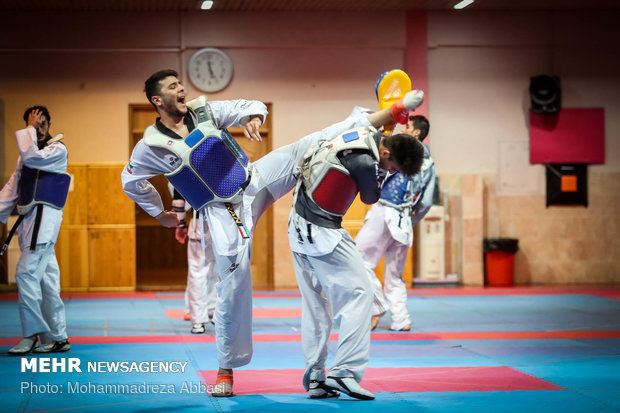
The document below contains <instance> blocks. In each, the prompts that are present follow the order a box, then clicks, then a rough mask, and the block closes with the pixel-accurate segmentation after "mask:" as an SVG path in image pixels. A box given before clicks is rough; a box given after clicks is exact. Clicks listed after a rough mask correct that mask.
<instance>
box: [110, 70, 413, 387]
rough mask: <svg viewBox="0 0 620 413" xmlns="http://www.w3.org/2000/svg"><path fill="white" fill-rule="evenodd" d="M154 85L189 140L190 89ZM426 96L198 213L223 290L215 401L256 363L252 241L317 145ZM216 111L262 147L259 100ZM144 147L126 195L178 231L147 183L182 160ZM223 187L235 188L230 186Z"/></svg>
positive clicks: (285, 150) (337, 127)
mask: <svg viewBox="0 0 620 413" xmlns="http://www.w3.org/2000/svg"><path fill="white" fill-rule="evenodd" d="M153 79H159V80H156V81H155V82H151V83H153V84H154V85H155V87H151V91H149V89H148V88H147V89H146V90H147V97H148V98H149V101H150V102H151V103H152V104H153V105H154V106H155V107H156V109H157V111H158V112H159V114H160V116H161V119H160V120H159V121H158V126H156V127H157V128H158V129H161V130H164V131H166V134H167V135H168V136H170V137H172V138H173V139H176V138H174V137H173V136H174V135H176V136H177V138H178V139H183V138H185V137H188V135H189V133H190V132H191V127H189V126H190V125H188V122H191V119H194V118H195V117H196V114H195V113H194V111H193V110H190V111H189V112H188V108H187V106H186V104H185V89H184V88H183V85H182V84H181V83H180V82H179V80H178V78H177V74H176V72H174V71H171V72H166V71H162V72H158V74H154V75H153V76H151V78H150V80H151V81H152V80H153ZM147 82H149V81H147ZM419 96H420V95H415V94H411V96H410V97H409V98H407V97H405V98H404V99H403V100H402V101H400V102H398V103H397V104H395V105H394V107H393V108H392V109H386V110H383V111H380V112H376V113H373V114H366V113H365V112H364V111H362V110H361V109H355V110H354V111H353V113H352V114H351V115H350V116H349V117H347V118H346V119H345V120H344V121H342V122H339V123H336V124H334V125H331V126H329V127H327V128H326V129H324V130H322V131H319V132H315V133H313V134H311V135H308V136H306V137H304V138H302V139H301V140H299V141H297V142H295V143H292V144H289V145H286V146H284V147H282V148H279V149H277V150H275V151H273V152H271V153H269V154H267V155H265V156H264V157H262V158H261V159H259V160H258V161H256V162H254V163H251V164H249V165H248V171H249V176H250V178H249V179H248V180H247V181H246V182H244V183H243V185H242V186H241V191H240V192H239V194H240V195H241V196H240V197H239V198H238V199H236V200H235V201H234V202H232V203H231V205H230V206H229V207H227V205H226V203H225V202H220V201H216V202H211V203H207V205H206V206H204V207H202V208H200V207H197V208H196V209H198V210H199V211H200V212H201V216H204V218H205V219H206V220H207V224H208V226H209V230H210V231H211V233H212V234H217V236H215V237H213V238H212V242H213V252H214V255H215V261H216V270H217V273H218V276H219V282H218V284H217V286H216V288H217V306H216V310H215V315H214V321H215V334H216V345H217V350H218V362H219V367H220V368H219V371H218V378H217V381H216V385H215V386H214V389H213V392H212V395H213V396H216V397H228V396H232V395H233V391H232V384H233V377H232V369H233V368H237V367H241V366H244V365H246V364H248V363H249V362H250V360H251V358H252V278H251V274H250V253H251V246H252V238H251V235H252V231H253V229H254V227H255V224H256V222H257V220H258V218H259V217H260V216H261V215H262V214H263V212H265V210H266V209H267V208H268V207H269V206H270V205H271V204H273V202H275V200H277V199H279V198H281V197H282V196H283V195H285V194H286V193H287V192H289V191H290V190H291V189H293V188H294V187H295V184H296V178H295V176H294V175H293V172H294V169H295V167H297V165H298V163H299V160H300V159H301V158H302V156H303V155H304V153H305V152H306V151H307V150H308V149H309V148H310V146H311V145H312V143H314V142H316V141H318V140H319V139H321V138H324V137H326V136H330V137H331V136H335V135H337V134H339V133H342V132H343V131H346V130H348V129H351V128H355V127H360V126H369V125H374V126H376V127H378V126H382V125H384V124H387V123H390V122H392V121H393V116H396V115H399V116H402V115H403V114H405V115H404V116H406V113H407V108H408V107H410V106H411V103H410V101H412V100H413V101H415V100H416V99H418V98H419ZM190 103H191V102H190ZM209 106H210V110H211V112H212V114H213V118H214V120H215V124H216V125H217V127H219V128H226V127H229V126H234V125H242V126H243V128H244V134H245V136H246V137H247V138H248V139H250V140H253V139H257V140H260V134H259V132H258V128H259V127H260V125H261V123H262V121H264V119H265V116H266V115H267V111H266V108H265V106H264V105H263V104H262V103H260V102H254V101H232V102H210V103H209ZM392 112H394V114H393V113H392ZM405 119H406V118H405ZM405 121H406V120H405ZM194 122H195V121H194ZM162 126H164V127H165V129H164V128H162ZM145 133H146V132H145ZM143 141H144V139H143V140H141V141H140V142H138V144H137V145H136V147H135V148H134V151H133V153H132V155H131V159H130V162H129V164H128V165H127V168H125V170H124V171H123V173H122V176H121V180H122V185H123V189H124V190H125V192H126V193H127V195H128V196H129V197H130V198H132V199H133V200H134V201H135V202H136V203H138V204H139V205H140V206H141V207H142V208H143V209H144V210H145V211H146V212H148V213H149V214H150V215H152V216H153V217H155V218H157V219H158V220H159V221H160V223H161V224H162V225H164V226H167V227H175V226H177V224H178V218H177V216H176V214H175V213H174V212H170V211H164V208H163V205H162V202H161V197H160V196H159V194H158V193H157V191H156V190H155V188H154V187H153V186H152V185H150V184H149V183H148V182H147V179H148V178H150V177H152V176H155V175H159V174H165V173H170V172H172V171H173V170H175V169H176V168H177V167H178V164H179V162H180V161H178V159H177V157H176V156H174V155H171V154H170V152H168V151H164V150H160V149H159V148H152V147H149V146H148V145H147V144H146V143H145V142H143ZM175 142H176V141H175ZM173 144H174V142H173ZM213 161H214V162H215V161H217V160H216V159H214V160H213ZM223 182H224V183H227V182H228V181H227V179H224V181H223ZM175 187H176V188H177V190H179V191H180V192H181V190H180V188H179V187H177V186H176V185H175ZM181 193H182V192H181ZM182 194H183V193H182ZM183 195H184V194H183ZM184 197H185V199H186V200H187V201H190V203H191V200H190V199H189V198H188V197H186V196H185V195H184ZM192 206H193V205H192ZM233 214H234V219H233V217H232V215H233Z"/></svg>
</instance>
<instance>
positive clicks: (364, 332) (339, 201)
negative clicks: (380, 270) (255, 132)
mask: <svg viewBox="0 0 620 413" xmlns="http://www.w3.org/2000/svg"><path fill="white" fill-rule="evenodd" d="M410 93H412V94H414V95H416V94H417V96H418V99H417V100H416V101H415V103H414V104H412V105H410V106H409V107H408V108H409V109H411V110H413V109H415V108H416V107H417V106H418V105H419V104H421V103H422V93H420V92H419V91H412V92H410ZM405 99H407V97H405ZM405 121H406V118H405ZM325 138H326V141H322V142H319V143H317V144H315V145H314V146H313V147H312V148H311V149H310V150H309V151H308V153H307V154H306V155H305V156H304V160H303V161H302V163H301V164H300V170H299V176H300V178H299V183H298V185H297V188H296V189H295V201H294V205H293V209H292V211H291V215H290V218H289V230H288V233H289V243H290V246H291V250H292V252H293V262H294V265H295V275H296V277H297V283H298V284H299V288H300V290H301V294H302V319H301V328H302V347H303V351H304V358H305V364H306V372H305V374H304V377H303V385H304V388H305V389H306V391H309V392H310V397H311V398H324V397H334V396H337V395H338V394H339V392H345V393H347V394H348V395H350V396H352V397H355V398H358V399H362V400H372V399H374V395H373V394H372V393H371V392H369V391H367V390H365V389H363V388H362V387H361V386H360V385H359V384H358V383H359V382H360V381H361V380H362V376H363V375H364V371H365V369H366V366H367V365H368V358H369V353H370V320H369V316H370V314H371V305H372V292H371V286H370V281H369V279H368V277H366V276H360V275H361V274H363V273H365V271H366V270H365V268H364V265H363V262H362V258H361V256H360V254H359V252H358V250H357V248H356V247H355V243H354V242H353V239H352V238H351V237H350V235H349V234H348V233H347V231H346V230H344V229H343V228H342V227H341V222H342V216H343V215H344V214H345V213H346V211H347V210H348V208H349V206H350V205H351V203H352V202H353V200H354V198H355V196H356V195H357V193H358V192H359V194H360V198H361V200H362V202H364V203H367V204H372V203H374V202H377V200H378V199H379V195H380V194H381V187H382V184H383V180H384V179H385V175H386V173H387V172H395V171H400V172H402V173H404V174H408V175H412V174H415V173H417V171H419V169H420V166H421V164H422V160H423V153H424V150H423V146H422V144H421V143H420V142H419V141H418V140H416V139H414V138H413V137H411V136H410V135H408V134H398V135H394V136H388V137H382V136H381V133H380V132H378V131H377V130H376V129H374V128H372V127H366V128H358V129H355V130H350V131H346V132H345V133H342V134H336V133H334V134H333V135H328V136H326V137H325ZM333 323H335V324H336V325H337V326H338V328H339V339H338V347H337V350H336V354H335V357H334V363H333V365H332V367H331V368H330V369H329V376H328V377H327V378H326V377H325V363H326V359H327V355H328V347H329V337H330V332H331V328H332V324H333Z"/></svg>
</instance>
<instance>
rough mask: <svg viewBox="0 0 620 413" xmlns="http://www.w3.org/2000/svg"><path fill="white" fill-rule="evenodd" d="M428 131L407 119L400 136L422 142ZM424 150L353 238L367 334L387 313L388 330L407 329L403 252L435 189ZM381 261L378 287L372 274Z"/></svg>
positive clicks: (391, 181) (421, 121)
mask: <svg viewBox="0 0 620 413" xmlns="http://www.w3.org/2000/svg"><path fill="white" fill-rule="evenodd" d="M428 130H429V123H428V119H426V118H425V117H424V116H422V115H416V116H411V117H410V118H409V122H407V125H406V127H405V129H404V132H405V133H409V134H411V135H413V136H414V137H416V138H417V139H418V140H420V141H423V140H424V138H425V137H426V135H427V134H428ZM424 151H425V159H424V162H423V164H422V170H421V171H420V173H419V174H417V175H416V176H414V177H413V178H408V177H406V176H403V175H401V174H395V175H391V176H390V177H388V180H387V182H386V185H385V187H384V188H383V191H382V192H381V198H380V199H379V202H377V203H376V204H375V205H373V206H372V208H370V210H369V211H368V213H367V214H366V217H365V219H364V225H363V226H362V228H361V229H360V231H359V233H358V234H357V237H356V238H355V243H356V244H357V248H358V249H359V251H360V254H361V255H362V258H363V259H364V264H365V265H366V269H367V273H368V277H369V279H370V282H371V284H372V289H373V296H374V299H373V304H372V319H371V330H374V329H375V328H376V326H377V323H378V322H379V319H380V318H381V317H382V316H383V315H384V314H385V312H386V311H387V310H390V312H391V314H392V323H391V326H390V328H391V329H392V330H397V331H409V330H411V316H410V315H409V311H408V310H407V286H406V285H405V282H404V281H403V277H402V274H403V270H404V268H405V262H406V259H407V251H408V249H409V247H411V245H412V243H413V226H415V225H416V224H417V223H418V222H419V221H420V220H421V219H422V218H424V216H425V215H426V213H427V212H428V211H429V210H430V208H431V206H432V204H433V193H434V188H435V168H434V166H433V161H432V159H431V158H430V151H429V150H428V147H426V145H425V147H424ZM412 214H413V215H412ZM384 256H385V270H384V273H383V274H384V275H383V279H384V287H383V288H382V287H381V282H380V281H379V279H378V278H377V275H376V274H375V272H374V271H373V269H374V268H376V267H377V265H378V264H379V261H381V258H382V257H384ZM383 290H385V297H384V295H383Z"/></svg>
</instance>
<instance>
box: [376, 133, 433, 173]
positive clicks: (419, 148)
mask: <svg viewBox="0 0 620 413" xmlns="http://www.w3.org/2000/svg"><path fill="white" fill-rule="evenodd" d="M382 143H383V146H385V147H386V148H387V149H388V150H389V151H390V160H391V161H394V162H396V164H397V165H398V167H399V172H401V173H402V174H404V175H407V176H413V175H415V174H417V173H418V172H420V169H421V168H422V161H424V145H423V144H422V142H420V141H419V140H417V139H416V138H414V137H413V136H411V135H409V134H408V133H398V134H396V135H392V136H386V137H385V138H383V141H382Z"/></svg>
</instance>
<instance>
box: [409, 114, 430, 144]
mask: <svg viewBox="0 0 620 413" xmlns="http://www.w3.org/2000/svg"><path fill="white" fill-rule="evenodd" d="M409 120H411V121H413V129H419V130H420V136H419V137H418V139H419V140H421V141H423V140H424V138H426V135H428V131H429V130H430V128H431V124H430V123H429V121H428V119H426V117H425V116H422V115H414V116H410V117H409Z"/></svg>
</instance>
